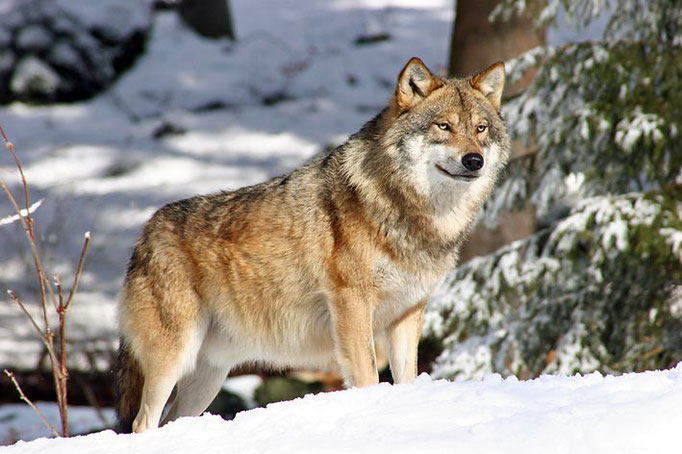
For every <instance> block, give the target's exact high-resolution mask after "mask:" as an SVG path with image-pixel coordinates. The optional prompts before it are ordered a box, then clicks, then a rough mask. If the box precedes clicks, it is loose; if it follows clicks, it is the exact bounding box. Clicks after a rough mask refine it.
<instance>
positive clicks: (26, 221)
mask: <svg viewBox="0 0 682 454" xmlns="http://www.w3.org/2000/svg"><path fill="white" fill-rule="evenodd" d="M0 134H2V138H3V140H4V142H5V146H6V147H7V149H8V150H9V151H10V153H11V155H12V158H13V159H14V163H15V164H16V167H17V169H18V170H19V174H20V176H21V183H22V186H23V190H24V204H25V206H26V208H23V209H22V208H20V207H19V203H18V202H17V200H16V198H15V197H14V195H13V194H12V192H11V191H10V190H9V188H8V187H7V185H6V184H5V183H4V181H2V179H0V188H2V190H3V191H4V192H5V194H6V195H7V198H8V199H9V201H10V203H11V204H12V206H13V208H14V210H15V211H16V213H17V216H18V219H19V221H20V222H21V225H22V227H23V230H24V234H25V236H26V238H27V240H28V243H29V245H30V246H31V252H32V254H33V262H34V265H35V270H36V274H37V277H38V283H39V287H40V302H41V311H42V319H43V326H42V327H40V326H39V325H38V322H37V321H36V319H35V318H34V317H33V315H31V313H30V312H29V310H28V309H27V307H26V305H25V304H24V303H23V301H22V300H21V298H19V296H18V295H16V294H15V293H14V292H12V291H11V290H8V294H9V296H10V298H11V299H12V300H13V301H14V302H15V303H16V304H17V305H18V306H19V308H21V310H22V311H23V313H24V314H25V315H26V318H28V320H29V322H30V323H31V325H32V326H33V328H34V329H35V331H36V332H37V333H38V335H39V337H40V340H41V341H42V342H43V345H44V346H45V351H46V352H47V355H48V357H49V358H50V363H51V366H52V376H53V380H54V386H55V391H56V394H57V404H58V407H59V416H60V419H61V426H62V427H61V428H62V436H65V437H68V436H69V421H68V405H67V402H68V400H67V384H68V379H69V372H68V369H67V367H66V359H67V349H66V339H67V337H66V313H67V311H68V309H69V307H71V303H72V302H73V297H74V295H75V294H76V291H77V290H78V284H79V283H80V278H81V275H82V274H83V265H84V263H85V256H86V254H87V251H88V246H89V245H90V232H87V233H86V234H85V242H84V244H83V248H82V249H81V254H80V259H79V261H78V268H77V270H76V274H75V276H74V279H73V284H72V286H71V291H70V292H69V295H68V297H67V298H66V299H64V293H63V289H62V282H61V278H60V277H59V276H58V275H55V276H54V280H55V283H54V287H53V285H52V283H51V282H49V281H48V279H47V273H46V272H45V268H44V266H43V263H42V260H41V257H40V254H39V253H38V244H37V242H36V234H35V229H34V220H33V217H32V215H31V212H32V211H31V203H30V199H29V187H28V183H27V181H26V177H25V175H24V170H23V168H22V166H21V162H20V161H19V157H18V156H17V154H16V153H15V151H14V145H13V144H12V142H10V141H9V139H8V138H7V135H5V131H4V130H3V129H2V127H1V126H0ZM48 294H49V299H50V300H51V301H52V305H53V306H54V309H55V311H56V312H57V315H58V317H59V336H58V337H59V351H58V353H59V356H58V355H57V350H56V348H55V334H54V333H53V331H52V328H51V326H50V321H49V318H48V310H47V306H48ZM5 373H6V374H7V376H8V377H10V379H11V380H12V381H13V383H14V385H15V387H16V388H17V390H18V391H19V394H20V396H21V399H22V400H24V401H25V402H26V403H28V404H29V405H30V406H31V408H33V409H34V410H35V411H36V412H37V413H38V416H40V418H41V420H43V422H44V423H46V424H47V425H48V427H50V429H51V430H52V432H53V433H54V434H55V435H57V436H59V434H58V433H57V431H56V430H55V429H54V427H52V426H51V425H49V424H48V423H47V421H46V420H45V418H44V417H43V415H42V414H41V413H40V412H39V411H38V409H37V408H36V407H35V405H33V404H32V403H31V402H30V400H28V398H26V396H25V395H24V393H23V391H22V390H21V387H20V386H19V384H18V383H17V381H16V379H15V378H14V374H12V373H11V372H9V371H5Z"/></svg>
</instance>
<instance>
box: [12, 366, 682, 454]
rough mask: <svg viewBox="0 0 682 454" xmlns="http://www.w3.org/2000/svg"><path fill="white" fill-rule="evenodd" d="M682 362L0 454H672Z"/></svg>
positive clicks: (299, 406) (337, 404) (412, 393)
mask: <svg viewBox="0 0 682 454" xmlns="http://www.w3.org/2000/svg"><path fill="white" fill-rule="evenodd" d="M680 408H682V364H680V365H678V366H677V367H676V368H675V369H672V370H668V371H657V372H643V373H637V374H635V373H632V374H626V375H622V376H619V377H613V376H606V377H604V376H602V375H600V374H598V373H593V374H590V375H587V376H574V377H557V376H544V377H540V378H538V379H536V380H529V381H519V380H517V379H516V378H515V377H510V378H507V379H502V378H501V377H500V376H499V375H489V376H487V377H486V378H484V379H483V380H482V381H467V382H457V383H453V382H448V381H445V380H437V381H432V380H431V379H430V378H429V377H428V376H427V375H425V374H424V375H422V376H420V377H419V378H418V379H417V381H416V382H414V383H411V384H405V385H397V386H391V385H389V384H380V385H377V386H372V387H369V388H363V389H352V390H347V391H340V392H333V393H324V394H317V395H308V396H306V397H304V398H302V399H296V400H294V401H289V402H282V403H277V404H271V405H269V406H268V407H267V408H260V409H255V410H250V411H248V412H243V413H239V414H238V415H237V417H236V418H235V419H234V420H233V421H229V422H227V421H224V420H222V419H221V418H219V417H218V416H212V415H204V416H202V417H197V418H184V419H180V420H178V421H176V422H173V423H171V424H168V425H167V426H164V427H162V428H160V429H156V430H151V431H148V432H145V433H143V434H139V435H117V434H115V433H114V432H112V431H104V432H100V433H95V434H91V435H87V436H81V437H74V438H71V439H40V440H36V441H32V442H18V443H17V444H15V445H13V446H11V447H9V448H0V452H3V453H7V454H10V453H12V454H14V453H17V454H28V453H40V454H48V453H69V454H70V453H75V452H77V453H79V454H85V453H97V454H105V453H120V452H144V453H153V452H159V453H164V454H173V453H181V454H184V453H187V452H201V453H225V452H235V453H261V452H262V453H271V452H277V453H317V452H324V453H362V452H390V453H444V452H466V453H477V454H482V453H496V454H497V453H500V452H504V453H506V454H514V453H518V454H533V453H542V454H546V453H553V454H562V453H567V454H568V453H570V454H573V453H576V452H585V453H600V454H609V453H613V454H626V453H627V454H630V453H632V454H634V453H674V452H680V449H681V447H682V436H680V432H679V427H680V426H681V425H682V412H681V411H680Z"/></svg>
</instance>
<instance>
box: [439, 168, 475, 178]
mask: <svg viewBox="0 0 682 454" xmlns="http://www.w3.org/2000/svg"><path fill="white" fill-rule="evenodd" d="M436 168H437V169H438V170H440V171H441V172H443V173H444V174H445V175H447V176H448V177H450V178H453V179H455V180H464V181H473V180H475V179H476V178H478V175H476V174H473V173H464V174H463V173H450V172H448V171H447V170H446V169H445V168H444V167H441V166H440V165H439V164H436Z"/></svg>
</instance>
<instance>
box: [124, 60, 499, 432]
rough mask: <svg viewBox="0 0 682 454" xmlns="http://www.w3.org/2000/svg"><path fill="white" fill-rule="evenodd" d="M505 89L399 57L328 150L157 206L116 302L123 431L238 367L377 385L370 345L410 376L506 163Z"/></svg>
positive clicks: (209, 389) (203, 402)
mask: <svg viewBox="0 0 682 454" xmlns="http://www.w3.org/2000/svg"><path fill="white" fill-rule="evenodd" d="M503 84H504V65H503V64H502V63H496V64H495V65H493V66H491V67H490V68H488V69H486V70H484V71H482V72H481V73H479V74H477V75H475V76H473V77H472V78H470V79H452V80H446V79H441V78H439V77H436V76H434V75H433V74H432V73H431V72H430V71H429V70H428V68H427V67H426V66H425V65H424V63H422V62H421V60H419V59H416V58H413V59H412V60H410V61H409V62H408V64H407V65H406V67H405V68H404V69H403V70H402V72H401V73H400V76H399V77H398V82H397V85H396V92H395V95H394V96H393V97H392V99H391V101H390V102H389V105H388V107H387V108H386V109H384V111H383V112H381V113H380V114H379V115H378V116H377V117H375V118H374V119H373V120H371V121H370V122H368V123H367V124H366V125H365V126H364V127H363V128H362V130H360V132H358V133H356V134H354V135H353V136H351V137H350V139H349V140H348V141H347V142H346V143H345V144H344V145H342V146H340V147H339V148H337V149H336V150H334V151H331V152H329V153H328V154H326V155H324V156H320V157H318V158H316V159H314V160H313V161H311V162H309V163H308V164H306V165H304V166H303V167H301V168H299V169H297V170H295V171H293V172H291V173H290V174H287V175H284V176H281V177H277V178H275V179H273V180H270V181H268V182H266V183H262V184H259V185H255V186H251V187H247V188H243V189H240V190H237V191H234V192H223V193H218V194H212V195H208V196H199V197H194V198H191V199H187V200H181V201H179V202H174V203H171V204H169V205H166V206H164V207H163V208H161V209H160V210H159V211H157V212H156V213H155V214H154V216H153V217H152V219H151V220H150V221H149V222H148V223H147V225H146V226H145V228H144V231H143V233H142V235H141V237H140V239H139V240H138V242H137V244H136V246H135V251H134V253H133V256H132V258H131V260H130V265H129V269H128V273H127V276H126V282H125V288H124V291H123V297H122V303H121V307H120V330H121V340H122V341H121V354H120V358H121V364H120V371H119V386H120V390H119V392H120V401H119V419H120V422H121V424H122V426H121V429H122V430H131V429H132V430H134V431H135V432H142V431H144V430H146V429H148V428H153V427H156V426H157V425H158V424H159V421H160V418H161V415H162V412H163V408H164V405H165V404H166V402H167V401H168V400H169V397H170V395H171V392H172V391H173V389H174V388H175V387H177V395H176V398H175V400H174V402H173V404H172V406H171V408H170V410H169V413H168V415H167V417H166V420H172V419H174V418H177V417H180V416H188V415H198V414H200V413H201V412H203V411H204V410H205V409H206V407H207V406H208V405H209V404H210V402H211V401H212V399H213V398H214V397H215V395H216V393H217V392H218V391H219V389H220V386H221V384H222V382H223V380H224V379H225V376H226V375H227V373H228V372H229V371H230V369H232V368H233V367H235V366H237V365H239V364H242V363H247V362H255V363H261V364H266V365H270V366H275V367H314V368H332V367H339V368H340V370H341V372H342V373H343V375H344V377H345V381H346V384H347V385H348V386H367V385H371V384H374V383H377V381H378V375H377V368H376V359H375V352H374V339H375V337H376V336H384V335H385V338H386V340H387V344H388V354H389V363H390V366H391V371H392V373H393V377H394V380H395V382H396V383H402V382H406V381H410V380H413V379H414V378H415V376H416V373H417V343H418V340H419V335H420V331H421V325H422V320H423V313H424V306H425V304H426V301H427V300H428V298H429V296H430V295H431V293H432V292H433V290H434V288H435V287H436V286H437V285H438V283H439V282H440V280H441V279H442V278H443V276H444V275H445V273H446V272H447V271H448V270H450V269H451V268H452V267H453V266H454V265H455V263H456V260H457V254H458V249H459V247H460V245H461V244H462V241H463V240H464V238H465V236H466V234H467V232H468V230H469V227H470V225H471V223H472V221H473V220H474V218H475V217H476V214H477V212H478V211H479V209H480V208H481V206H482V204H483V203H484V201H485V200H486V198H487V197H488V195H489V194H490V192H491V190H492V188H493V185H494V183H495V180H496V178H497V175H498V173H499V171H500V170H501V169H502V168H503V167H504V165H505V164H506V162H507V159H508V154H509V139H508V137H507V132H506V127H505V124H504V122H503V121H502V118H501V117H500V114H499V105H500V97H501V95H502V88H503ZM467 155H468V156H473V155H475V157H480V160H481V164H482V168H480V169H475V170H471V168H470V167H472V166H471V164H469V167H467V164H465V162H466V159H462V158H463V157H464V156H467ZM483 162H484V164H483Z"/></svg>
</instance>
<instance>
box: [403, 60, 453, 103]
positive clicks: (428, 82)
mask: <svg viewBox="0 0 682 454" xmlns="http://www.w3.org/2000/svg"><path fill="white" fill-rule="evenodd" d="M442 86H443V81H442V80H441V79H440V78H439V77H436V76H434V75H433V74H431V71H429V68H427V67H426V65H425V64H424V62H423V61H421V60H420V59H418V58H417V57H413V58H412V59H410V61H408V62H407V64H406V65H405V68H403V70H402V71H401V72H400V75H399V76H398V86H397V87H396V89H395V100H396V103H397V104H398V108H399V109H400V111H401V112H402V111H405V110H409V109H411V108H412V107H414V106H416V105H417V104H419V103H420V102H421V101H422V100H423V99H424V98H426V97H427V96H429V95H430V94H431V92H433V90H435V89H437V88H440V87H442Z"/></svg>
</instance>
